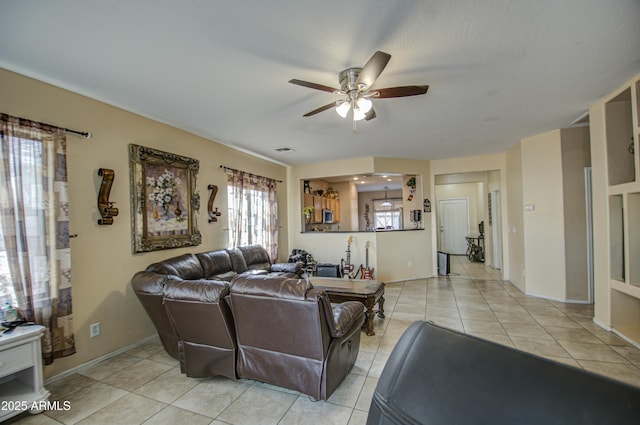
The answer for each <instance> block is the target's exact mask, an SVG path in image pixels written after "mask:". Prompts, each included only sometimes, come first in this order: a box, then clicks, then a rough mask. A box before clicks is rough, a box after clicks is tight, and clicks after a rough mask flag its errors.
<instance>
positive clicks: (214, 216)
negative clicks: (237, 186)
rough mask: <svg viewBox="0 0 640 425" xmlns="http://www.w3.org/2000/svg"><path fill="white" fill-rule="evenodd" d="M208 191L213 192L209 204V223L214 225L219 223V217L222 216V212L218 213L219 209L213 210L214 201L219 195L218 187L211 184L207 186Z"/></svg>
mask: <svg viewBox="0 0 640 425" xmlns="http://www.w3.org/2000/svg"><path fill="white" fill-rule="evenodd" d="M207 189H209V190H210V191H211V195H209V203H208V205H207V212H208V213H209V223H214V222H216V221H218V217H220V216H221V215H222V213H221V212H220V211H218V207H216V209H215V210H214V209H213V201H214V200H215V199H216V195H217V194H218V186H216V185H214V184H210V185H209V186H207Z"/></svg>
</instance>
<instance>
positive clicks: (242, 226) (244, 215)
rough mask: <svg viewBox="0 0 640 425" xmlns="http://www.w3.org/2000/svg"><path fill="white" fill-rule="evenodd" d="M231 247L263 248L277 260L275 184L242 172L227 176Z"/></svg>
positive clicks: (272, 181)
mask: <svg viewBox="0 0 640 425" xmlns="http://www.w3.org/2000/svg"><path fill="white" fill-rule="evenodd" d="M227 191H228V192H227V193H228V203H229V229H230V231H229V247H230V248H235V247H238V246H245V245H253V244H258V245H262V246H263V247H264V248H265V249H266V250H267V252H268V253H269V255H270V256H271V258H272V260H274V261H275V260H276V259H277V258H278V203H277V197H276V181H275V180H273V179H270V178H267V177H261V176H256V175H253V174H249V173H245V172H243V171H237V170H232V173H231V174H230V175H229V176H228V186H227Z"/></svg>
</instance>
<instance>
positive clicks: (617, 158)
mask: <svg viewBox="0 0 640 425" xmlns="http://www.w3.org/2000/svg"><path fill="white" fill-rule="evenodd" d="M605 120H606V131H607V133H606V137H607V164H608V168H609V173H608V174H609V186H615V185H619V184H623V183H629V182H633V181H635V180H636V167H635V163H634V162H635V161H634V154H633V152H632V146H633V139H634V137H633V133H634V131H633V129H634V126H633V113H632V104H631V87H629V88H627V89H626V90H624V91H623V92H622V93H620V94H619V95H617V96H616V97H614V98H613V99H611V100H610V101H608V102H607V103H606V104H605Z"/></svg>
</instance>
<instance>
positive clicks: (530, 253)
mask: <svg viewBox="0 0 640 425" xmlns="http://www.w3.org/2000/svg"><path fill="white" fill-rule="evenodd" d="M520 144H521V149H522V195H523V202H524V207H522V209H521V211H524V221H523V222H524V234H525V238H524V254H525V270H526V275H527V282H526V292H527V294H531V295H538V296H544V297H548V298H553V299H557V300H564V299H565V292H566V291H565V288H566V270H565V255H564V254H565V249H564V247H565V241H564V205H563V193H562V152H561V145H560V130H554V131H550V132H547V133H543V134H539V135H536V136H532V137H528V138H526V139H523V140H522V141H521V143H520ZM527 205H528V206H532V207H533V208H535V209H534V210H532V211H526V210H525V207H526V206H527Z"/></svg>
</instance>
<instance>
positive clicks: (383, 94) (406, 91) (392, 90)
mask: <svg viewBox="0 0 640 425" xmlns="http://www.w3.org/2000/svg"><path fill="white" fill-rule="evenodd" d="M427 90H429V86H400V87H389V88H386V89H376V90H372V92H371V97H377V98H378V99H388V98H390V97H406V96H417V95H419V94H425V93H426V92H427Z"/></svg>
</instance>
